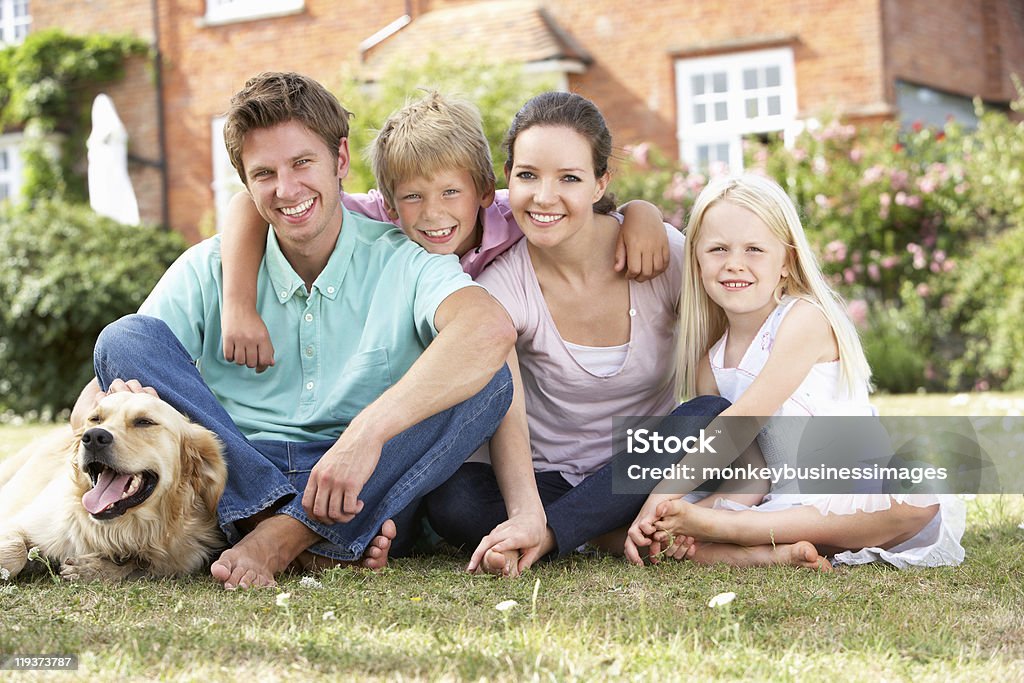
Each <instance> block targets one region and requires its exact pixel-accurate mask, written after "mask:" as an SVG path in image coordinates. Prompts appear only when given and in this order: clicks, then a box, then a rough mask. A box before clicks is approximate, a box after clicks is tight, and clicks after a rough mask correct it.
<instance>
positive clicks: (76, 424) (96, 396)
mask: <svg viewBox="0 0 1024 683" xmlns="http://www.w3.org/2000/svg"><path fill="white" fill-rule="evenodd" d="M120 391H130V392H132V393H133V394H149V395H151V396H156V397H157V398H160V397H159V396H157V393H156V389H154V388H153V387H144V386H142V383H141V382H139V380H137V379H130V380H128V381H127V382H126V381H124V380H123V379H115V380H114V381H113V382H111V383H110V387H109V388H108V389H107V390H106V391H103V389H102V388H100V383H99V380H98V379H96V378H95V377H94V378H93V380H92V381H91V382H89V383H88V384H87V385H85V388H84V389H82V393H80V394H79V395H78V400H76V401H75V405H74V407H73V408H72V409H71V417H70V418H69V419H68V422H69V423H70V424H71V428H72V429H74V430H78V429H79V428H80V427H82V426H83V425H84V424H85V419H86V418H87V417H88V416H89V415H90V414H91V413H92V411H94V410H95V409H96V406H97V405H99V402H100V401H101V400H102V399H103V397H104V396H107V395H108V394H116V393H118V392H120Z"/></svg>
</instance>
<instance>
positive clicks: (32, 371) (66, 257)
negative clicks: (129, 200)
mask: <svg viewBox="0 0 1024 683" xmlns="http://www.w3.org/2000/svg"><path fill="white" fill-rule="evenodd" d="M185 246H186V245H185V243H184V241H183V239H182V238H181V237H180V236H179V235H177V234H176V233H170V232H164V231H160V230H157V229H155V228H151V227H146V226H128V225H122V224H121V223H118V222H116V221H113V220H110V219H108V218H104V217H101V216H98V215H97V214H95V213H94V212H93V211H92V210H91V209H90V208H89V207H88V206H84V205H74V204H66V203H61V202H56V201H51V202H41V203H38V204H36V205H35V206H34V207H32V208H31V209H25V210H10V211H8V212H6V213H4V214H3V215H0V300H2V301H3V302H4V304H3V307H2V308H0V366H2V367H3V368H4V370H3V373H2V375H0V412H3V411H8V412H10V411H13V412H15V413H19V414H21V413H26V412H30V411H38V412H43V413H55V412H59V411H60V410H62V409H65V408H68V407H70V406H71V405H72V404H73V403H74V401H75V399H76V398H77V396H78V393H79V391H81V389H82V387H83V386H85V384H86V383H87V382H88V381H89V380H90V379H91V378H92V375H93V371H92V347H93V344H94V343H95V341H96V337H97V335H98V334H99V332H100V330H102V329H103V327H104V326H105V325H106V324H107V323H109V322H111V321H113V320H116V319H117V318H119V317H121V316H122V315H125V314H127V313H132V312H134V311H135V310H136V309H137V308H138V307H139V305H140V304H141V303H142V301H143V300H144V299H145V297H146V295H147V294H148V293H149V291H150V289H152V288H153V285H155V284H156V282H157V280H158V279H159V278H160V276H161V275H162V274H163V272H164V271H165V270H166V269H167V267H168V266H169V265H170V264H171V263H172V262H173V260H174V259H175V258H176V257H177V255H178V254H180V253H181V252H182V251H183V250H184V248H185Z"/></svg>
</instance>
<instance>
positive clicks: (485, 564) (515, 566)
mask: <svg viewBox="0 0 1024 683" xmlns="http://www.w3.org/2000/svg"><path fill="white" fill-rule="evenodd" d="M480 569H481V570H483V571H485V572H487V573H488V574H494V575H495V576H518V574H519V551H518V550H505V551H497V550H493V549H492V550H488V551H487V554H485V555H484V559H483V561H482V562H481V563H480Z"/></svg>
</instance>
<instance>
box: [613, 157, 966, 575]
mask: <svg viewBox="0 0 1024 683" xmlns="http://www.w3.org/2000/svg"><path fill="white" fill-rule="evenodd" d="M684 251H685V257H684V260H685V263H686V266H687V276H686V278H685V280H684V285H683V292H682V298H681V304H680V309H681V314H680V322H681V333H680V345H679V369H678V379H679V389H680V392H681V393H682V394H683V395H690V396H692V395H695V394H696V393H700V394H718V395H721V396H723V397H725V398H727V399H729V400H730V401H732V403H733V406H732V407H731V408H729V409H728V410H726V411H725V412H723V413H722V416H723V417H727V416H766V415H777V416H811V415H872V414H874V412H873V409H872V407H871V406H870V405H869V403H868V386H869V379H870V369H869V367H868V364H867V360H866V359H865V357H864V352H863V350H862V348H861V345H860V341H859V339H858V337H857V332H856V330H855V328H854V327H853V324H852V321H851V320H850V319H849V316H848V315H847V314H846V312H845V310H844V308H843V306H842V303H841V299H840V298H839V296H838V295H837V294H836V293H835V292H833V291H832V290H831V289H830V288H829V286H828V284H827V283H826V281H825V278H824V277H823V275H822V273H821V271H820V270H819V268H818V266H817V263H816V261H815V259H814V256H813V254H812V252H811V250H810V247H809V245H808V243H807V239H806V237H805V236H804V232H803V228H802V227H801V225H800V220H799V217H798V215H797V212H796V208H795V207H794V205H793V203H792V201H791V200H790V199H789V197H788V196H787V195H786V193H785V192H784V191H783V189H782V188H781V187H779V186H778V185H777V184H775V183H774V182H772V181H771V180H768V179H766V178H763V177H759V176H754V175H745V176H740V177H733V178H722V179H718V180H715V181H712V182H711V183H710V184H709V185H708V186H707V187H706V188H705V189H704V191H703V192H701V194H700V196H699V197H698V198H697V201H696V203H695V205H694V207H693V212H692V214H691V216H690V222H689V225H688V227H687V240H686V245H685V250H684ZM710 429H714V425H712V427H711V428H710ZM759 441H760V443H761V445H762V449H763V450H764V455H765V459H766V460H768V461H772V460H773V459H774V457H775V456H776V455H777V454H776V453H773V452H772V450H773V448H772V446H773V443H772V440H771V439H765V438H760V439H759ZM783 441H784V440H783ZM776 443H777V442H776ZM792 444H793V441H790V445H791V446H792ZM697 499H699V496H695V495H692V494H691V495H690V496H687V499H682V498H681V497H680V496H679V495H666V494H652V495H651V496H650V497H649V499H648V501H647V503H645V505H644V509H643V510H642V511H641V514H640V515H639V516H638V517H637V519H636V521H635V522H634V524H633V526H632V527H631V528H630V532H629V540H627V543H626V545H627V555H628V556H629V557H630V559H631V560H632V561H634V562H639V561H640V558H639V555H638V554H637V546H644V545H649V546H652V550H653V551H654V554H655V555H656V554H657V551H658V550H660V549H661V548H662V547H664V546H667V551H666V553H667V554H668V555H670V556H673V557H676V558H679V559H681V558H683V557H686V558H688V559H692V560H694V561H697V562H703V563H714V562H726V563H729V564H734V565H765V564H793V565H798V566H808V567H819V568H822V569H830V568H831V565H829V564H828V563H827V562H825V561H823V555H829V556H833V562H834V563H837V564H838V563H843V564H860V563H865V562H871V561H874V560H884V561H887V562H890V563H892V564H894V565H896V566H898V567H906V566H909V565H920V566H937V565H950V564H958V563H959V562H960V561H961V560H962V559H963V554H964V551H963V548H962V547H961V546H960V537H961V536H962V534H963V530H964V509H963V506H962V504H961V503H960V501H959V500H958V499H957V498H955V497H954V496H936V495H924V494H910V495H886V494H855V495H797V494H786V495H778V494H768V495H767V496H765V497H764V500H763V501H762V502H760V503H759V504H757V505H755V506H754V507H752V508H750V507H746V506H745V505H742V504H740V503H739V502H737V499H735V497H730V496H728V495H717V494H716V495H712V496H708V497H705V498H703V499H700V502H697V503H694V502H692V501H693V500H697ZM743 502H748V503H749V502H750V501H749V500H747V501H743Z"/></svg>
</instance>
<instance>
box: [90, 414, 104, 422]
mask: <svg viewBox="0 0 1024 683" xmlns="http://www.w3.org/2000/svg"><path fill="white" fill-rule="evenodd" d="M102 421H103V420H101V419H100V416H99V415H90V416H89V422H95V423H100V422H102Z"/></svg>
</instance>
